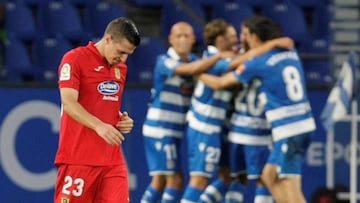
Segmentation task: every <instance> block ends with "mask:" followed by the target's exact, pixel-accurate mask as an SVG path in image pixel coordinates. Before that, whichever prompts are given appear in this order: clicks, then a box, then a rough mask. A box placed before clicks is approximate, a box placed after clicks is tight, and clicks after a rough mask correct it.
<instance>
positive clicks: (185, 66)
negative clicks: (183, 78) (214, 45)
mask: <svg viewBox="0 0 360 203" xmlns="http://www.w3.org/2000/svg"><path fill="white" fill-rule="evenodd" d="M233 55H234V53H233V52H232V51H226V52H220V53H218V54H215V55H213V56H211V57H209V58H205V59H200V60H197V61H194V62H190V63H182V64H180V65H179V66H178V67H177V68H176V69H175V71H174V74H175V75H196V74H199V73H203V72H205V71H206V70H208V69H209V68H210V67H211V66H212V65H214V64H215V63H216V62H217V61H218V60H220V59H222V58H229V57H231V56H233Z"/></svg>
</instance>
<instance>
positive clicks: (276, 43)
mask: <svg viewBox="0 0 360 203" xmlns="http://www.w3.org/2000/svg"><path fill="white" fill-rule="evenodd" d="M294 46H295V44H294V41H293V40H292V39H291V38H289V37H280V38H276V39H272V40H268V41H266V42H265V43H264V44H262V45H261V46H259V47H256V48H253V49H250V50H249V51H247V52H246V53H244V54H242V55H239V56H237V57H236V58H235V59H234V60H233V61H232V62H231V64H230V69H231V70H234V69H235V68H237V67H238V66H239V65H240V64H242V63H244V62H245V61H247V60H249V59H251V58H254V57H255V56H259V55H261V54H264V53H266V52H268V51H270V50H271V49H273V48H275V47H279V48H286V49H293V48H294Z"/></svg>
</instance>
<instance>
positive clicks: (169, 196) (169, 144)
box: [161, 137, 183, 203]
mask: <svg viewBox="0 0 360 203" xmlns="http://www.w3.org/2000/svg"><path fill="white" fill-rule="evenodd" d="M181 141H182V139H180V138H174V137H166V138H165V140H164V142H163V143H164V145H163V147H164V153H165V154H166V168H164V171H166V176H165V179H166V186H165V189H164V192H163V195H162V198H161V202H162V203H178V202H179V201H180V199H181V195H182V189H183V175H182V172H181V166H180V165H181V160H180V159H181V156H180V148H181V147H180V144H181V143H180V142H181Z"/></svg>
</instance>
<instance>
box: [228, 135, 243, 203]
mask: <svg viewBox="0 0 360 203" xmlns="http://www.w3.org/2000/svg"><path fill="white" fill-rule="evenodd" d="M229 148H230V150H229V165H230V176H231V178H232V181H231V183H230V186H229V189H228V191H227V193H226V195H225V203H242V202H244V199H245V197H244V194H245V190H246V185H247V173H246V163H245V157H244V148H243V145H241V144H237V143H232V142H231V143H230V144H229Z"/></svg>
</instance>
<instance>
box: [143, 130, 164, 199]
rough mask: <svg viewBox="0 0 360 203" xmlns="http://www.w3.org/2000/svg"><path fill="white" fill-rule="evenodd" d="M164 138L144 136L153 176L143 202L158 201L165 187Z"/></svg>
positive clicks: (150, 172)
mask: <svg viewBox="0 0 360 203" xmlns="http://www.w3.org/2000/svg"><path fill="white" fill-rule="evenodd" d="M162 142H163V141H162V139H159V138H152V137H146V136H145V137H144V147H145V155H146V160H147V165H148V169H149V175H150V176H151V183H150V184H149V185H148V187H147V188H146V190H145V192H144V194H143V196H142V198H141V203H157V202H158V201H159V200H160V199H161V196H162V193H163V191H164V188H165V184H166V182H165V176H164V174H163V173H162V168H163V167H162V166H164V165H165V159H166V158H165V154H164V153H163V151H162V150H161V146H162V145H163V144H162Z"/></svg>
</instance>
